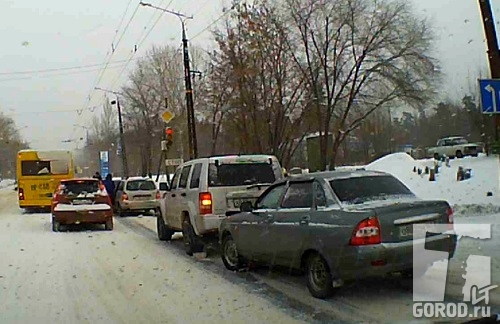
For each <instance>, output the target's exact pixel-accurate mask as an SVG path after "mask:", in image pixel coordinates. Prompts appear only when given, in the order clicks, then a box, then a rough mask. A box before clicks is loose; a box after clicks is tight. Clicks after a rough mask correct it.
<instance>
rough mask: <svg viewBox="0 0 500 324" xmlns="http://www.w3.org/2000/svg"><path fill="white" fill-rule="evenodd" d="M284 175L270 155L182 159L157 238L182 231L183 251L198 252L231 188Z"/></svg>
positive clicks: (165, 201) (217, 221)
mask: <svg viewBox="0 0 500 324" xmlns="http://www.w3.org/2000/svg"><path fill="white" fill-rule="evenodd" d="M283 177H284V175H283V170H282V168H281V165H280V163H279V162H278V159H277V158H276V157H275V156H273V155H231V156H214V157H207V158H200V159H195V160H191V161H188V162H185V163H183V164H182V165H180V166H179V167H178V168H177V170H176V171H175V173H174V176H173V178H172V181H171V185H170V188H169V189H168V191H167V192H166V193H165V194H164V195H163V199H162V201H161V204H162V208H161V210H162V213H161V215H158V218H157V231H158V238H159V239H160V240H162V241H168V240H170V239H171V238H172V235H173V234H174V232H176V231H182V234H183V237H184V245H185V248H186V253H187V254H189V255H192V254H193V253H196V252H201V251H202V250H203V247H204V238H207V237H208V238H210V237H211V236H216V235H217V234H218V230H219V225H220V223H221V221H222V220H223V219H224V218H225V217H226V211H227V210H228V205H229V203H228V199H229V197H231V195H229V194H230V193H231V192H234V191H242V190H245V189H247V188H248V187H255V185H256V184H259V185H263V187H267V185H270V184H271V183H273V182H275V181H276V180H279V179H282V178H283ZM264 189H265V188H264ZM253 192H254V193H255V194H256V195H258V194H260V193H259V192H256V191H255V190H254V191H253Z"/></svg>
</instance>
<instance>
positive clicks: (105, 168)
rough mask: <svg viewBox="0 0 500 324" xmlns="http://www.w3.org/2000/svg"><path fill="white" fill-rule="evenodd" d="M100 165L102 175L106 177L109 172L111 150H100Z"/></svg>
mask: <svg viewBox="0 0 500 324" xmlns="http://www.w3.org/2000/svg"><path fill="white" fill-rule="evenodd" d="M99 166H100V169H101V170H100V171H101V176H102V177H103V178H104V177H105V176H107V175H108V173H109V152H108V151H101V152H99Z"/></svg>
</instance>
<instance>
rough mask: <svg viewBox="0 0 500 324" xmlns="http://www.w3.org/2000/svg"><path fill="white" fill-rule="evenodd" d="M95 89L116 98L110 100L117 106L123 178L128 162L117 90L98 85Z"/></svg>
mask: <svg viewBox="0 0 500 324" xmlns="http://www.w3.org/2000/svg"><path fill="white" fill-rule="evenodd" d="M94 89H95V90H101V91H104V92H108V93H112V94H114V95H115V96H116V100H112V101H111V104H112V105H114V104H116V107H117V108H118V126H119V128H120V146H121V152H120V154H121V157H122V170H123V176H124V177H125V178H127V177H128V164H127V151H126V149H125V136H124V133H123V120H122V109H121V107H120V100H119V95H120V93H119V92H116V91H111V90H107V89H103V88H99V87H95V88H94Z"/></svg>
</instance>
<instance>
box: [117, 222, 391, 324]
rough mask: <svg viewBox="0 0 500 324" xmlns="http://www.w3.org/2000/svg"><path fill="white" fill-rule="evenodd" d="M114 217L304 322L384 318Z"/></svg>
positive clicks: (344, 299) (349, 321)
mask: <svg viewBox="0 0 500 324" xmlns="http://www.w3.org/2000/svg"><path fill="white" fill-rule="evenodd" d="M117 219H119V222H120V223H121V224H123V225H125V226H127V227H128V228H130V229H131V230H132V231H134V232H136V233H137V234H141V235H144V236H147V237H150V238H151V239H153V240H154V241H155V242H156V243H155V244H160V245H162V246H165V247H167V248H168V249H169V251H170V252H172V253H175V254H176V255H178V256H180V257H184V258H186V259H188V260H191V261H192V262H193V264H195V265H197V266H200V267H202V268H203V269H205V270H207V271H210V272H213V273H215V274H217V275H219V276H222V277H223V278H224V279H226V280H228V281H230V282H231V283H235V284H242V285H244V286H245V288H246V289H247V291H248V292H249V293H252V294H258V295H260V296H263V297H265V298H267V299H269V300H271V301H272V302H273V303H276V302H278V303H279V305H280V307H281V308H284V309H287V310H290V311H292V312H293V313H294V317H299V318H300V317H303V316H304V314H307V315H308V317H310V318H309V319H308V322H311V320H312V321H313V322H316V323H351V322H352V321H353V319H355V320H356V321H358V322H363V323H377V322H379V321H380V322H385V321H384V320H383V319H375V318H374V317H373V316H371V314H370V313H369V312H367V311H365V310H363V309H361V308H360V307H359V306H358V305H356V304H355V303H354V302H352V301H349V300H348V298H344V297H339V298H335V300H334V301H332V300H330V301H328V300H326V301H325V300H318V299H313V298H312V297H310V296H309V292H308V291H307V289H306V288H305V287H306V286H305V284H303V283H300V282H297V281H296V280H289V279H287V277H286V275H284V276H282V275H280V274H277V276H276V277H275V278H271V277H270V276H269V275H268V274H267V275H266V274H264V272H265V270H262V269H257V271H245V272H239V273H235V272H230V271H227V270H226V269H225V268H224V266H223V265H222V262H220V261H219V260H218V259H217V261H216V260H215V259H214V258H213V257H209V258H208V259H204V260H203V261H196V259H195V258H194V257H187V256H186V254H185V252H184V247H183V245H182V244H177V243H178V242H177V241H178V240H176V239H174V240H173V241H171V242H161V241H159V240H158V239H157V236H156V235H157V234H156V231H154V230H153V229H151V228H150V227H148V226H146V225H144V224H142V223H141V222H138V221H137V220H136V219H135V218H132V217H130V218H126V217H125V218H117ZM269 273H271V272H269ZM300 278H302V277H300ZM298 280H299V281H300V280H301V279H298ZM305 300H308V301H305Z"/></svg>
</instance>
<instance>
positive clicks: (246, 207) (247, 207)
mask: <svg viewBox="0 0 500 324" xmlns="http://www.w3.org/2000/svg"><path fill="white" fill-rule="evenodd" d="M252 210H253V205H252V203H251V202H250V201H244V202H242V203H241V205H240V211H241V212H251V211H252Z"/></svg>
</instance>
